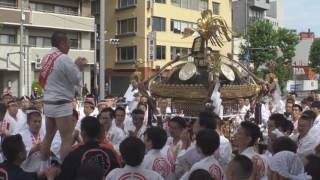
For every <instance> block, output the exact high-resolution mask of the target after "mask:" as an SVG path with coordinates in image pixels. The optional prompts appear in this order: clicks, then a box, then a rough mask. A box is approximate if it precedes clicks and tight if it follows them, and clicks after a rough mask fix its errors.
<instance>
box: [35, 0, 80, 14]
mask: <svg viewBox="0 0 320 180" xmlns="http://www.w3.org/2000/svg"><path fill="white" fill-rule="evenodd" d="M30 8H31V10H33V11H41V12H51V13H57V14H67V15H73V16H78V15H79V14H78V8H76V7H68V6H61V5H54V4H46V3H38V2H30Z"/></svg>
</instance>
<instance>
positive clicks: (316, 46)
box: [309, 39, 320, 73]
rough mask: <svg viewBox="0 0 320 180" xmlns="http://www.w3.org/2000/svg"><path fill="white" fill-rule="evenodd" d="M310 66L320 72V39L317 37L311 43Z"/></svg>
mask: <svg viewBox="0 0 320 180" xmlns="http://www.w3.org/2000/svg"><path fill="white" fill-rule="evenodd" d="M309 60H310V66H311V67H312V69H313V70H314V71H315V72H317V73H320V39H315V40H314V41H313V43H312V45H311V50H310V55H309Z"/></svg>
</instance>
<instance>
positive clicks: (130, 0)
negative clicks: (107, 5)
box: [118, 0, 137, 9]
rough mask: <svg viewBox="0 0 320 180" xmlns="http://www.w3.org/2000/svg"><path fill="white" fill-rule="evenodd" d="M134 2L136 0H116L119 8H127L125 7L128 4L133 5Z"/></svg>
mask: <svg viewBox="0 0 320 180" xmlns="http://www.w3.org/2000/svg"><path fill="white" fill-rule="evenodd" d="M136 4H137V1H136V0H119V1H118V8H119V9H121V8H127V7H130V6H134V5H136Z"/></svg>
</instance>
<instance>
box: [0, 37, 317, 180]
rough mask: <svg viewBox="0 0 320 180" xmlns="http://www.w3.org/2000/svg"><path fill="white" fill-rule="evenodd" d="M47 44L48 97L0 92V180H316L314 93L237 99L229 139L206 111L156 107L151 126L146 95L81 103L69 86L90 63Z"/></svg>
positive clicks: (61, 45)
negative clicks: (189, 115)
mask: <svg viewBox="0 0 320 180" xmlns="http://www.w3.org/2000/svg"><path fill="white" fill-rule="evenodd" d="M52 45H53V47H54V48H53V49H52V50H51V51H50V53H49V55H48V56H46V57H45V58H44V60H43V61H44V64H43V65H44V67H46V68H44V69H45V70H46V71H44V72H43V71H42V72H43V74H42V75H43V76H42V82H40V83H42V85H43V86H44V87H45V92H44V97H37V98H29V97H28V96H23V97H21V98H19V99H17V98H15V97H13V96H12V94H10V93H3V94H2V98H1V101H2V102H1V103H0V121H1V126H0V127H1V129H0V133H1V153H0V155H1V156H0V161H1V164H0V179H5V180H35V179H48V180H53V179H56V180H104V179H105V180H162V179H165V180H175V179H181V180H200V179H201V180H202V179H203V180H257V179H269V180H287V179H290V180H291V179H292V180H309V179H314V180H318V179H320V171H319V170H320V138H319V137H320V94H319V92H316V91H312V92H311V93H310V95H309V96H308V97H306V98H304V99H302V101H301V102H300V101H298V97H297V94H296V93H292V94H290V95H289V96H288V97H287V98H285V99H281V101H280V102H277V103H272V101H270V102H268V101H266V100H264V99H261V100H259V102H258V101H255V102H250V100H247V99H244V98H239V99H238V106H237V107H238V109H237V112H236V113H234V117H235V118H234V119H233V120H232V121H234V122H235V123H234V129H235V131H232V132H231V134H228V135H226V134H224V133H225V130H224V128H225V124H226V121H225V117H224V116H222V115H217V114H215V113H214V112H213V111H212V109H211V108H209V109H206V110H204V111H203V112H199V115H198V116H197V117H195V118H185V117H184V116H183V115H182V114H173V113H171V112H172V111H171V107H170V105H169V104H170V102H168V100H167V99H160V100H158V102H157V111H156V114H152V116H153V115H156V116H157V117H158V118H159V120H158V121H156V123H150V113H149V108H150V107H149V105H148V103H147V102H148V99H147V98H146V97H143V96H135V97H134V98H133V99H131V101H130V102H126V99H125V98H124V97H121V98H119V97H118V98H117V99H116V98H115V97H112V96H107V97H105V99H104V100H101V101H99V102H98V103H96V101H95V97H94V96H92V95H86V97H85V98H84V101H83V103H79V102H78V98H77V97H74V94H75V93H74V92H75V87H74V86H76V85H77V84H79V83H80V81H81V79H80V75H79V74H80V72H81V70H82V67H83V65H84V64H85V63H86V60H85V59H83V58H78V59H77V60H76V61H75V63H73V61H72V60H71V59H70V58H69V57H68V56H67V53H68V39H67V37H66V35H65V34H64V33H60V32H59V33H55V34H54V35H53V37H52ZM52 62H54V63H52ZM46 63H47V64H46ZM66 84H67V85H66ZM117 102H121V103H117ZM123 102H126V103H123ZM228 122H229V121H228Z"/></svg>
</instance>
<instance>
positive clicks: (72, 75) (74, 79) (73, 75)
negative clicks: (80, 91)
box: [62, 56, 81, 86]
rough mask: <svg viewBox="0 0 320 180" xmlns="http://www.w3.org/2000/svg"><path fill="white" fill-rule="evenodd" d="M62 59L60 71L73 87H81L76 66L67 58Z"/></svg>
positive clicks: (79, 74)
mask: <svg viewBox="0 0 320 180" xmlns="http://www.w3.org/2000/svg"><path fill="white" fill-rule="evenodd" d="M63 58H65V59H64V61H63V64H62V65H63V67H62V71H63V73H64V74H65V75H66V77H67V78H68V80H69V81H70V82H71V83H72V84H73V85H75V86H80V85H81V73H80V70H79V68H78V66H77V65H76V64H74V63H73V62H72V60H71V59H70V58H69V57H68V56H64V57H63Z"/></svg>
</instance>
